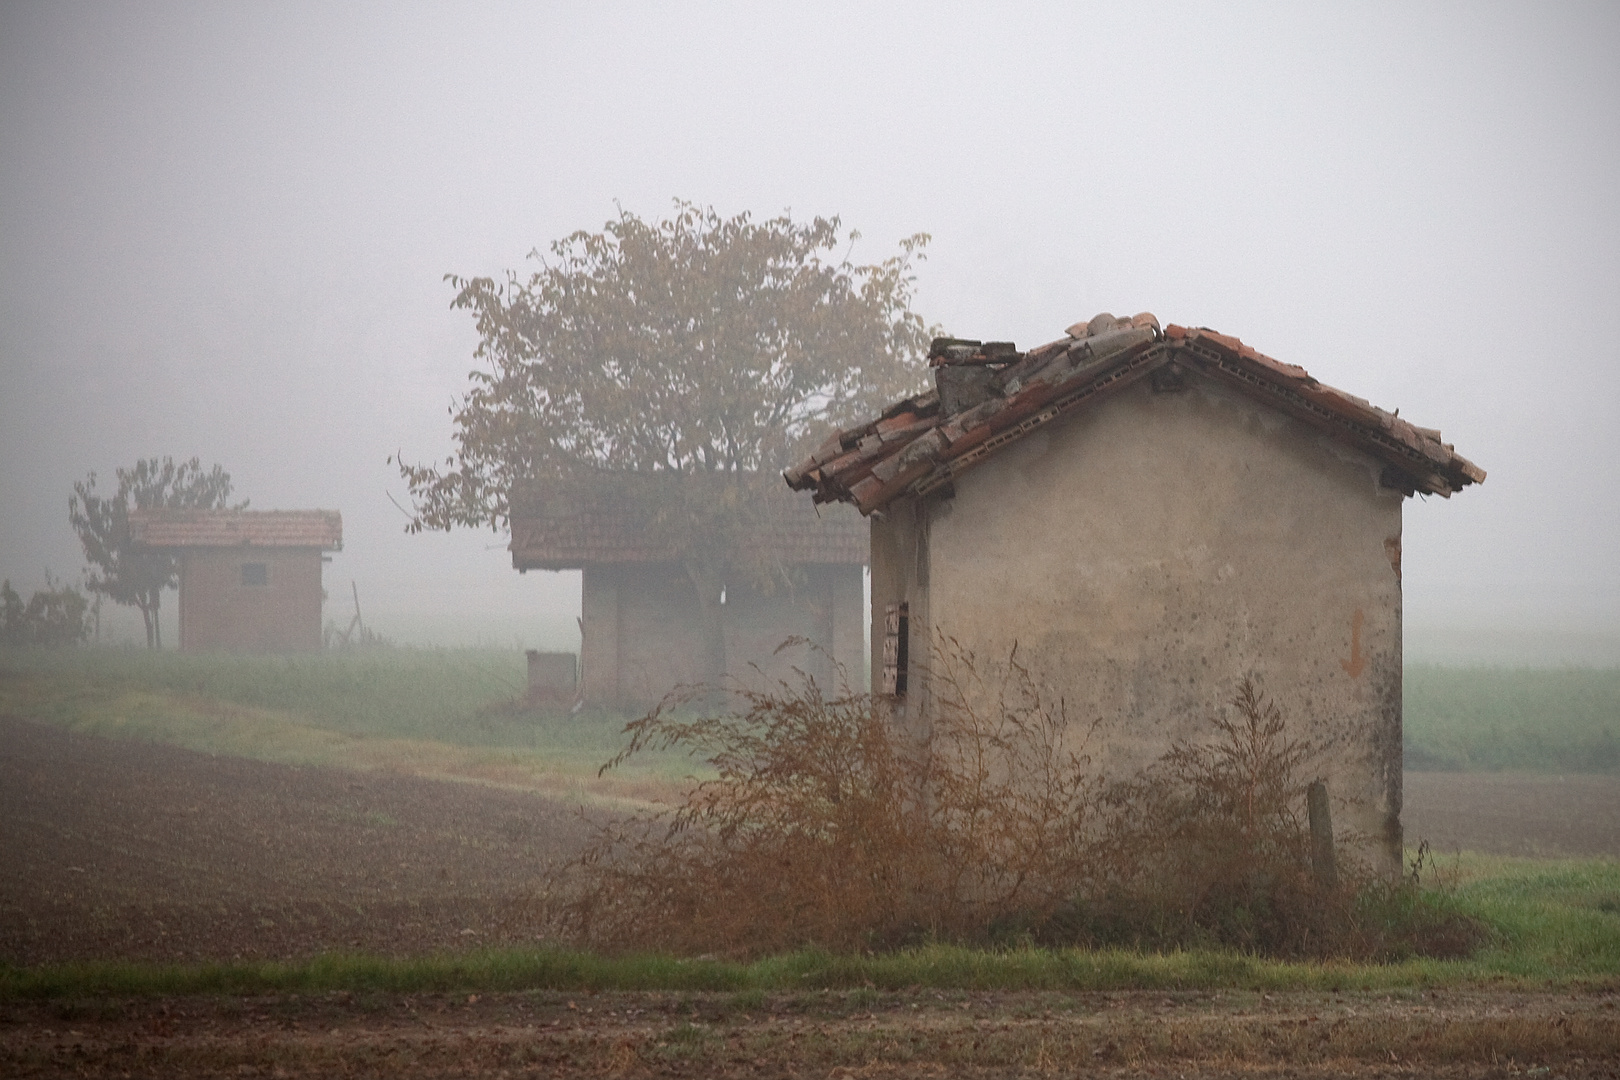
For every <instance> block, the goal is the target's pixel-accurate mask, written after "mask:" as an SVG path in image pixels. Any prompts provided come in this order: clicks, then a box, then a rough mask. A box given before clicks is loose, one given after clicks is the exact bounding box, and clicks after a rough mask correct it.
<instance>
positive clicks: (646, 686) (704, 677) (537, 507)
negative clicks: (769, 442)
mask: <svg viewBox="0 0 1620 1080" xmlns="http://www.w3.org/2000/svg"><path fill="white" fill-rule="evenodd" d="M708 479H715V478H708ZM705 480H706V478H704V477H701V476H695V477H694V476H683V475H680V474H669V475H652V476H649V475H638V474H607V473H603V474H598V475H595V476H592V477H589V478H588V479H586V480H584V481H577V482H573V483H568V484H560V483H559V484H551V485H539V486H535V487H532V488H529V489H527V490H525V491H523V492H517V493H514V495H513V498H512V514H511V528H512V541H511V551H512V565H513V566H514V567H515V568H516V569H518V570H519V571H527V570H581V571H583V584H582V602H581V612H580V620H579V625H580V631H581V651H580V669H581V670H580V694H581V696H582V698H583V699H584V701H586V702H587V703H589V704H593V705H604V706H610V707H616V708H631V709H634V708H645V707H647V706H649V705H652V704H654V703H656V702H657V701H659V700H660V699H661V698H663V697H664V695H666V694H668V693H669V692H670V691H671V690H674V689H675V688H676V687H677V686H680V685H691V684H698V683H703V682H706V681H708V680H711V679H713V678H714V677H715V671H714V668H715V666H716V665H717V664H718V666H719V667H720V668H721V669H722V670H723V673H724V674H725V675H726V676H729V677H731V678H734V679H743V680H753V679H758V678H765V679H783V678H791V677H792V669H793V668H794V667H798V668H799V669H801V670H804V671H807V672H809V673H810V674H812V675H814V676H815V677H817V678H818V679H822V680H826V679H830V678H832V677H833V673H832V671H831V664H830V663H829V660H835V661H836V662H837V663H839V664H842V665H844V666H845V667H847V668H850V669H852V670H853V672H854V674H853V678H854V679H856V680H859V678H860V672H861V666H862V661H863V659H864V657H863V651H864V649H865V622H864V620H865V615H864V604H865V599H864V583H863V577H864V573H863V571H864V567H865V565H866V558H867V530H866V527H865V525H864V523H863V522H862V521H861V519H860V518H859V517H858V516H857V515H855V514H854V513H852V512H850V511H848V510H844V509H843V508H837V509H829V510H826V511H821V512H818V511H817V510H816V509H815V508H814V507H813V506H811V505H810V504H809V503H808V502H806V501H805V500H803V499H798V498H793V497H790V496H789V495H788V493H786V492H784V491H782V489H781V488H780V487H779V486H777V487H775V488H774V489H766V490H767V491H768V492H769V493H768V494H766V495H764V496H763V497H760V498H754V499H751V501H750V505H749V506H747V507H745V508H741V509H739V508H735V507H734V508H730V509H725V508H720V507H718V505H717V499H718V498H719V497H720V496H719V495H718V493H717V490H716V489H717V488H718V486H719V485H717V484H715V483H707V482H705ZM671 515H678V516H681V517H683V518H695V519H696V520H698V521H701V520H703V519H705V518H706V517H712V518H714V519H715V520H716V521H717V522H718V521H719V520H720V519H722V518H723V519H724V520H725V521H726V522H727V523H729V527H728V525H724V524H718V523H717V525H716V532H715V545H716V546H717V547H720V546H726V547H730V548H732V550H731V552H730V555H731V560H730V561H731V565H730V566H729V567H724V568H722V573H721V579H720V581H719V582H718V583H717V592H718V595H717V596H716V597H714V598H711V599H713V600H717V601H718V602H719V607H720V611H719V614H720V618H721V621H722V625H723V639H724V640H723V643H722V651H723V656H722V657H719V658H715V657H711V656H710V655H708V653H707V649H708V648H709V643H708V642H706V640H705V634H704V632H703V630H702V629H701V628H702V626H703V625H704V611H703V604H702V603H701V600H700V596H699V592H698V590H699V588H703V587H706V586H705V583H703V582H700V581H699V580H697V579H696V578H694V576H693V574H692V572H691V568H690V564H691V562H692V561H693V559H694V557H698V556H701V554H702V553H701V552H693V551H691V550H683V549H682V544H681V542H680V541H679V540H677V539H676V537H677V536H684V537H690V536H691V535H693V534H694V533H695V534H696V535H699V536H701V534H702V530H701V529H700V528H685V529H672V528H671V527H670V526H669V522H668V518H669V517H670V516H671ZM709 584H710V585H714V584H715V583H709ZM790 638H801V639H804V640H805V641H807V642H812V643H814V644H815V646H817V648H818V649H819V651H817V650H816V649H812V648H810V647H808V646H807V645H795V646H792V647H789V648H787V649H782V650H780V651H778V647H779V646H781V645H782V644H783V643H784V642H785V641H787V640H789V639H790ZM756 669H757V674H756Z"/></svg>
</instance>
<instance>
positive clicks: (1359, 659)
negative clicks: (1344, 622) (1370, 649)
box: [1339, 608, 1367, 679]
mask: <svg viewBox="0 0 1620 1080" xmlns="http://www.w3.org/2000/svg"><path fill="white" fill-rule="evenodd" d="M1366 619H1367V617H1366V616H1365V615H1363V614H1362V611H1361V609H1360V608H1356V613H1355V614H1354V615H1352V616H1350V659H1348V660H1340V661H1339V666H1340V667H1342V668H1344V670H1345V673H1346V674H1348V675H1349V676H1350V677H1351V678H1352V679H1359V678H1361V673H1362V672H1363V671H1365V670H1367V658H1366V657H1365V656H1362V655H1361V624H1362V623H1363V622H1365V621H1366Z"/></svg>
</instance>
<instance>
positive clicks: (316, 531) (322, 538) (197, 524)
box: [129, 510, 343, 551]
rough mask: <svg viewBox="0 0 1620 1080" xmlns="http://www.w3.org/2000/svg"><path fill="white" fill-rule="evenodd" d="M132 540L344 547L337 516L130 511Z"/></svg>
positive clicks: (292, 512) (165, 543)
mask: <svg viewBox="0 0 1620 1080" xmlns="http://www.w3.org/2000/svg"><path fill="white" fill-rule="evenodd" d="M129 533H130V538H131V539H132V540H134V541H135V542H136V543H137V544H145V545H147V546H148V547H159V548H220V547H241V546H244V545H247V546H252V547H299V548H320V549H321V550H323V551H337V550H340V549H342V547H343V515H342V514H340V513H338V511H336V510H132V511H130V515H129Z"/></svg>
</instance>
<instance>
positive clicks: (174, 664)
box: [0, 648, 693, 795]
mask: <svg viewBox="0 0 1620 1080" xmlns="http://www.w3.org/2000/svg"><path fill="white" fill-rule="evenodd" d="M525 680H526V669H525V660H524V657H523V654H522V653H520V652H516V651H505V650H481V649H454V650H446V649H412V648H381V649H371V650H357V651H354V652H330V653H315V654H309V655H304V656H230V655H221V654H204V655H196V654H183V653H177V652H149V651H147V650H144V649H67V650H59V651H49V652H48V651H20V652H19V651H0V715H10V716H17V717H25V718H27V719H30V720H37V721H43V722H48V723H54V724H60V725H62V726H64V727H67V728H69V729H71V730H74V731H77V732H81V733H85V734H97V735H109V736H115V737H119V738H134V739H146V740H151V741H154V742H164V743H171V744H174V745H177V746H182V747H185V748H186V749H189V750H199V751H204V752H208V753H220V754H231V755H236V756H241V757H250V758H256V759H259V760H263V761H274V762H279V763H283V764H294V765H341V766H347V767H353V768H391V769H395V770H399V771H405V772H412V773H416V774H420V775H437V776H447V777H452V778H463V779H480V780H492V781H497V782H501V781H509V782H513V783H521V784H526V785H532V786H539V787H546V788H555V787H557V786H559V785H562V786H567V787H570V788H573V789H576V790H578V791H580V792H582V793H586V794H588V793H589V792H590V791H593V790H594V791H598V792H600V793H603V794H609V795H612V794H615V793H620V794H622V793H624V790H625V789H627V788H633V787H634V786H635V785H636V784H639V783H644V782H646V781H649V780H651V781H655V782H663V781H668V780H675V779H679V778H680V777H682V776H685V775H687V774H689V773H691V772H692V771H693V769H692V763H691V762H689V761H687V760H686V759H684V758H678V757H676V756H673V755H664V756H662V757H660V756H658V755H653V756H650V757H648V758H646V759H645V760H640V761H638V762H636V763H635V764H634V765H633V766H632V767H630V768H628V769H625V770H622V771H620V772H619V773H618V774H617V775H616V776H615V777H612V778H610V779H609V780H608V781H606V782H599V781H597V779H596V770H597V768H598V767H599V766H600V765H601V764H602V762H604V761H606V760H607V759H608V758H610V757H612V756H613V754H614V753H616V752H617V751H618V750H619V748H620V746H621V742H622V737H621V734H620V733H621V731H622V730H623V728H624V725H625V723H626V721H627V720H629V719H630V717H628V716H626V715H624V714H622V713H614V712H606V711H602V710H594V709H587V710H582V711H581V712H580V713H578V714H573V715H570V714H569V713H568V712H567V711H566V710H565V709H560V708H554V709H534V708H530V707H527V706H526V705H525V704H524V703H523V701H522V697H521V696H522V693H523V691H524V688H525Z"/></svg>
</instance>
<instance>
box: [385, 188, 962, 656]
mask: <svg viewBox="0 0 1620 1080" xmlns="http://www.w3.org/2000/svg"><path fill="white" fill-rule="evenodd" d="M857 238H858V234H857V233H854V232H850V233H847V234H846V233H844V232H843V231H842V228H841V225H840V222H839V220H838V219H837V218H822V217H817V218H814V219H812V220H810V221H807V222H798V221H794V220H793V219H792V217H791V216H790V215H789V214H786V213H784V214H782V215H781V216H779V217H774V218H770V219H768V220H763V221H755V220H754V219H753V218H752V217H751V216H750V215H749V214H747V213H741V214H738V215H737V216H735V217H730V218H726V217H722V216H721V215H720V214H718V213H717V212H716V211H715V210H714V209H713V208H708V207H701V206H698V205H695V204H693V203H688V202H680V201H677V202H676V203H675V205H674V212H673V214H672V215H671V216H670V217H669V218H667V219H665V220H661V221H646V220H643V219H642V218H640V217H638V216H636V215H635V214H633V213H630V212H628V211H621V212H620V213H619V214H618V216H617V217H615V218H613V219H611V220H609V221H608V222H607V223H606V224H605V225H604V226H603V229H602V231H601V232H595V233H592V232H584V231H581V232H576V233H574V234H572V235H570V236H567V237H565V238H563V239H561V240H558V241H556V242H555V243H553V244H552V245H551V247H550V249H549V254H548V255H540V254H538V253H537V254H536V256H535V258H536V261H537V262H538V264H539V265H538V267H537V268H535V269H533V270H531V271H530V272H529V273H527V274H519V273H517V272H508V273H507V274H506V276H505V277H504V278H503V279H500V280H497V279H495V278H489V277H473V278H462V277H455V276H452V277H450V278H449V280H450V282H451V283H452V285H453V286H454V287H455V288H456V290H457V291H456V297H455V300H454V301H453V305H452V306H453V307H456V308H458V309H461V310H465V311H468V312H470V313H471V314H472V316H473V318H474V320H475V323H476V325H477V329H478V334H479V339H480V340H479V345H478V347H477V349H476V351H475V354H474V355H475V357H476V359H477V360H478V361H479V362H480V366H479V367H477V368H475V369H474V370H473V371H472V372H471V375H470V379H471V386H470V388H469V389H468V390H467V392H466V393H465V394H464V395H463V396H462V397H461V398H460V399H459V400H458V401H457V402H456V403H455V405H454V406H453V423H454V429H455V430H454V439H455V452H454V453H453V454H451V455H449V456H447V457H446V458H444V459H443V461H441V462H432V463H425V464H411V463H407V462H406V461H404V460H399V468H400V471H401V475H402V476H403V477H404V479H405V481H406V482H407V483H408V485H409V487H410V492H411V496H412V498H413V501H414V507H413V516H412V519H411V522H410V526H409V528H410V529H411V530H412V531H419V530H423V529H445V530H447V529H451V528H454V527H456V526H463V525H474V526H476V525H488V526H490V527H493V528H497V529H499V528H504V527H506V526H507V525H508V524H509V522H510V518H511V514H512V501H511V500H512V498H513V494H514V492H519V491H522V490H525V489H533V488H535V487H539V488H542V489H544V488H546V487H548V486H549V487H552V488H554V489H556V490H563V489H565V488H566V487H568V486H570V485H578V484H580V483H585V484H589V483H591V482H593V481H594V480H596V479H598V478H601V477H604V476H623V475H633V476H638V477H648V476H665V477H688V478H693V482H691V483H672V484H667V485H645V487H646V488H647V489H648V490H652V491H658V490H662V491H667V492H668V494H667V495H666V496H664V497H662V502H661V504H660V505H659V506H657V507H656V508H654V512H653V513H652V514H651V520H652V521H653V522H654V523H655V525H654V527H655V528H656V529H657V530H658V531H659V533H660V535H659V537H658V540H659V541H660V542H661V543H663V544H664V546H665V547H666V548H667V549H669V550H672V551H674V552H676V553H678V555H679V557H680V559H681V560H682V562H683V563H684V565H685V567H686V570H687V572H688V574H689V575H690V576H691V578H692V581H693V584H694V587H695V588H696V589H697V591H698V598H699V601H700V605H701V606H702V610H703V611H704V612H705V614H706V616H707V621H708V622H709V623H710V625H709V626H708V627H707V632H708V633H709V634H710V635H715V634H717V633H718V632H719V619H720V613H719V610H718V604H719V595H720V589H721V587H722V582H723V581H724V579H725V576H726V575H727V574H735V573H739V572H740V573H744V574H748V575H750V576H751V577H754V578H756V579H758V578H763V577H768V576H769V575H770V574H771V573H773V572H775V571H777V570H779V569H780V568H773V567H768V566H760V565H750V555H749V545H748V544H747V543H746V539H747V536H748V534H749V532H750V528H751V522H752V520H753V515H754V514H755V513H757V512H758V508H759V507H761V506H763V505H766V504H765V503H764V502H763V501H762V500H764V499H766V498H770V497H773V496H778V495H779V489H780V487H781V483H782V481H781V478H780V475H779V473H780V470H781V469H782V468H784V467H785V466H786V465H787V464H789V463H790V462H791V461H792V460H793V459H794V457H795V455H797V454H802V453H803V452H804V451H805V450H806V448H807V447H808V446H811V445H813V444H814V443H816V442H818V441H820V439H821V438H823V437H824V436H825V432H826V429H827V428H828V427H829V426H846V425H849V424H851V423H852V422H853V421H855V420H856V419H857V418H861V417H864V416H866V415H868V414H870V413H871V412H872V411H874V410H876V409H877V408H879V407H881V406H882V405H884V404H886V403H888V402H890V401H892V400H894V399H895V398H898V397H901V396H904V395H906V394H909V393H913V392H915V391H916V390H917V389H918V388H919V387H920V385H921V384H922V382H923V380H924V375H925V372H926V368H925V363H924V358H925V356H926V353H927V348H928V343H929V340H930V338H931V336H932V335H933V333H934V330H933V328H930V327H929V326H927V325H926V324H925V322H924V320H923V319H922V317H921V316H920V315H918V314H917V313H916V312H915V311H914V310H913V309H912V303H913V299H914V293H913V287H914V282H915V278H914V277H913V273H912V270H913V265H914V263H915V262H917V261H919V260H920V259H922V258H923V249H924V247H925V245H926V243H927V241H928V237H927V236H926V235H925V234H917V235H915V236H911V237H908V238H907V239H905V240H903V241H901V243H900V250H899V251H898V252H897V253H896V254H894V255H892V256H890V257H889V258H887V259H883V260H881V261H879V262H876V263H868V264H857V263H854V262H852V261H850V259H849V257H848V254H847V250H846V252H845V254H843V255H840V254H839V251H840V249H841V248H843V247H844V245H846V244H849V245H853V243H854V241H855V240H856V239H857ZM655 497H656V496H655Z"/></svg>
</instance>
